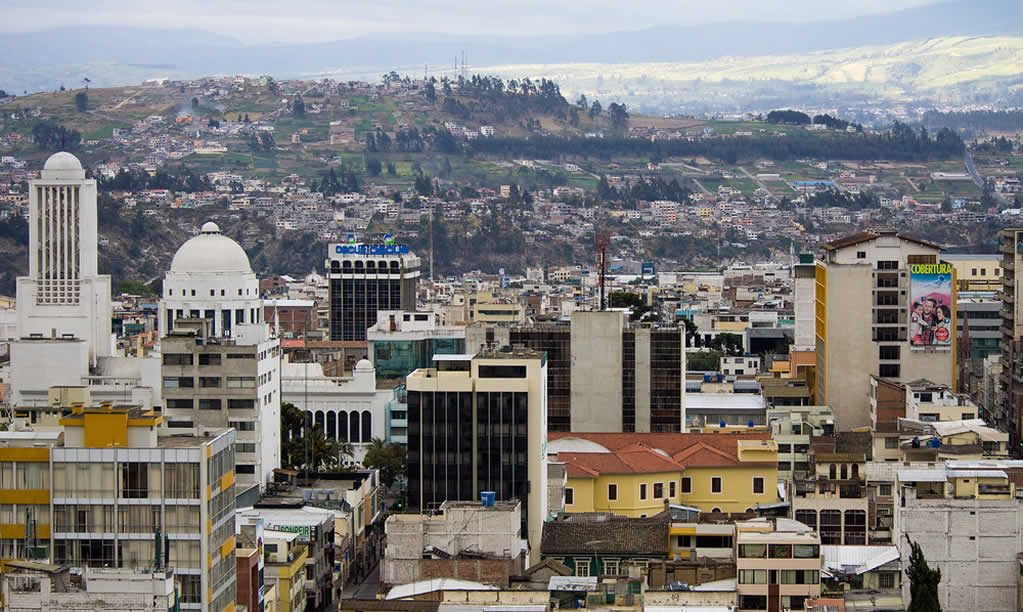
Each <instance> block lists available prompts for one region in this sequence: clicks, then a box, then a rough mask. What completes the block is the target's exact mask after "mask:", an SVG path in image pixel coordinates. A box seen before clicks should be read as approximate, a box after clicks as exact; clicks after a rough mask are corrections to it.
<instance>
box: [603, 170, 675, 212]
mask: <svg viewBox="0 0 1023 612" xmlns="http://www.w3.org/2000/svg"><path fill="white" fill-rule="evenodd" d="M690 193H691V192H690V191H689V189H687V188H686V187H683V186H682V185H679V182H678V179H671V182H670V183H669V182H668V181H665V180H664V179H663V178H662V177H660V176H654V177H643V176H640V177H639V180H638V181H636V182H634V183H633V184H632V185H631V186H628V187H621V188H616V187H613V186H612V185H611V184H610V183H609V182H608V180H607V177H606V176H604V175H601V176H600V181H599V182H598V183H597V197H598V198H599V199H601V200H603V201H617V202H624V203H625V207H626V208H635V207H636V202H638V201H639V200H644V201H647V202H654V201H656V200H670V201H672V202H685V201H686V200H687V199H688V198H689V194H690Z"/></svg>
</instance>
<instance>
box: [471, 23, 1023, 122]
mask: <svg viewBox="0 0 1023 612" xmlns="http://www.w3.org/2000/svg"><path fill="white" fill-rule="evenodd" d="M1021 66H1023V37H1018V36H997V37H995V36H987V37H985V36H979V37H948V38H935V39H928V40H920V41H914V42H904V43H897V44H891V45H881V46H869V47H854V48H848V49H840V50H834V51H819V52H814V53H810V54H806V55H774V56H759V57H722V58H719V59H715V60H711V61H706V62H698V63H678V62H656V63H617V64H598V63H574V64H533V65H524V64H520V65H495V66H487V67H485V68H481V70H482V71H484V72H486V73H492V74H496V75H498V76H502V77H504V78H522V77H523V76H534V75H537V74H543V75H545V76H547V77H548V78H552V79H554V80H556V81H558V82H559V83H561V84H562V87H563V88H564V89H565V90H566V91H567V92H571V93H572V94H573V95H577V94H578V93H584V94H586V95H587V96H589V97H591V98H592V97H601V98H616V99H620V100H623V101H625V102H626V103H628V104H629V105H630V106H631V107H637V106H638V107H641V108H646V109H657V110H662V111H672V110H676V109H674V108H672V104H675V105H680V106H682V107H685V108H690V109H693V110H708V111H710V112H714V110H715V108H716V109H717V110H718V111H722V110H727V106H728V104H729V103H731V104H739V103H741V102H742V101H751V100H752V99H753V98H754V97H755V96H757V95H759V96H761V97H763V93H764V92H773V95H771V96H770V97H769V98H768V99H766V100H765V101H764V103H765V106H766V107H767V108H770V107H776V106H783V105H798V104H800V103H803V104H807V103H810V104H812V103H813V102H814V99H815V98H817V99H827V98H829V97H830V98H839V97H841V98H842V102H841V103H839V105H842V104H852V103H853V101H855V100H857V99H864V100H866V99H869V100H871V101H873V103H878V102H889V103H904V102H921V101H924V100H932V101H940V102H942V103H957V102H959V103H962V102H969V101H977V102H980V101H983V100H986V99H987V100H993V99H995V98H999V97H1001V98H1002V99H1006V100H1010V99H1011V100H1017V102H1016V103H1017V104H1023V72H1021V69H1020V67H1021ZM700 92H704V93H706V92H717V93H718V94H719V95H717V96H715V97H714V98H712V102H709V103H708V104H707V105H706V106H705V107H703V108H701V105H700V104H699V103H698V102H696V100H698V98H699V93H700ZM721 96H724V97H725V100H722V99H721ZM778 97H781V98H786V97H787V98H788V99H781V100H779V99H776V98H778ZM666 100H672V103H671V104H669V103H668V102H665V101H666ZM723 103H724V104H723Z"/></svg>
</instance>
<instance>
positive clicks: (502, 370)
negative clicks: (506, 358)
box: [479, 365, 526, 378]
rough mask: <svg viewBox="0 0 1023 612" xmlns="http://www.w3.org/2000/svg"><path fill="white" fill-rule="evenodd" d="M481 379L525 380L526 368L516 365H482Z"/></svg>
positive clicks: (480, 369) (480, 370)
mask: <svg viewBox="0 0 1023 612" xmlns="http://www.w3.org/2000/svg"><path fill="white" fill-rule="evenodd" d="M479 377H480V378H525V377H526V366H514V365H481V366H479Z"/></svg>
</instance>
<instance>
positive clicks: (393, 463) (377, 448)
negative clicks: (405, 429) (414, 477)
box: [362, 438, 408, 487]
mask: <svg viewBox="0 0 1023 612" xmlns="http://www.w3.org/2000/svg"><path fill="white" fill-rule="evenodd" d="M407 460H408V451H406V450H405V447H404V446H402V445H401V444H394V443H386V442H384V441H383V440H381V439H380V438H373V440H372V441H371V442H370V447H369V450H367V451H366V457H365V458H364V459H363V460H362V465H364V466H366V467H367V468H370V469H374V470H380V482H382V483H384V486H387V487H389V486H391V485H393V484H394V482H395V481H396V480H399V479H400V478H403V477H404V476H405V471H406V463H407Z"/></svg>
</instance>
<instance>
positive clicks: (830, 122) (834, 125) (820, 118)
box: [813, 114, 863, 132]
mask: <svg viewBox="0 0 1023 612" xmlns="http://www.w3.org/2000/svg"><path fill="white" fill-rule="evenodd" d="M813 122H814V124H815V125H825V126H827V127H829V128H831V129H833V130H845V129H848V128H849V126H850V125H851V126H852V127H853V129H854V130H856V131H857V132H862V131H863V126H862V125H860V124H859V123H852V122H851V121H846V120H845V119H839V118H838V117H832V116H831V115H828V114H824V115H814V116H813Z"/></svg>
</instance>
